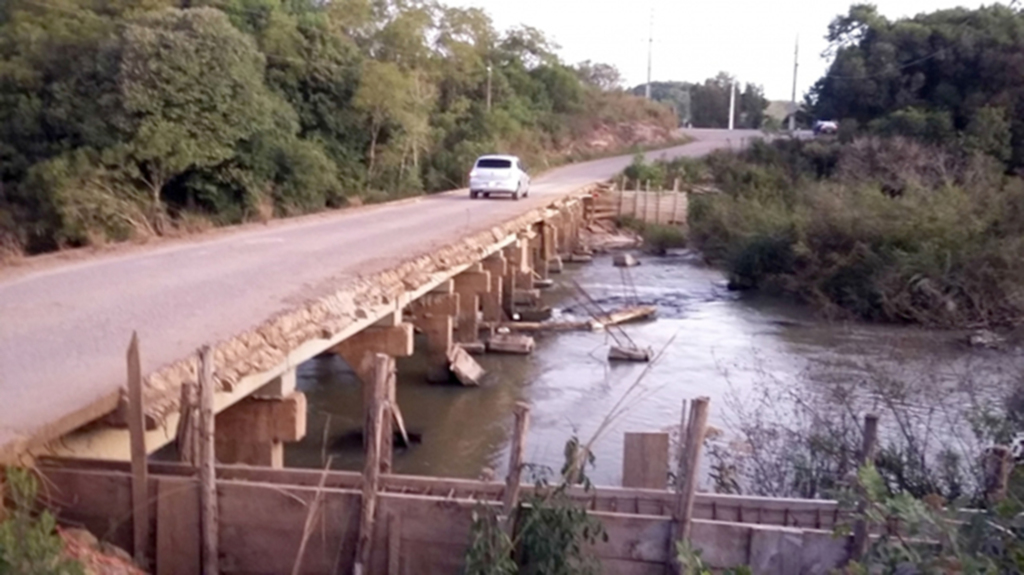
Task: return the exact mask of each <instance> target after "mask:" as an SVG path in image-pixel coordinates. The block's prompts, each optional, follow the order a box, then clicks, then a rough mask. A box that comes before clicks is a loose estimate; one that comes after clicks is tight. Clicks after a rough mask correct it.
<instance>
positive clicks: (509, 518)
mask: <svg viewBox="0 0 1024 575" xmlns="http://www.w3.org/2000/svg"><path fill="white" fill-rule="evenodd" d="M514 413H515V416H516V423H515V429H514V431H513V432H512V447H511V451H510V453H509V456H508V475H507V476H506V478H505V497H504V501H503V503H504V507H503V510H504V514H505V525H504V528H505V532H506V533H508V534H509V535H511V534H512V530H513V528H514V527H515V510H516V507H517V506H518V505H519V484H520V483H521V482H522V476H523V459H524V458H525V457H526V430H527V428H528V427H529V426H530V405H529V404H528V403H525V402H522V401H520V402H518V403H516V406H515V410H514Z"/></svg>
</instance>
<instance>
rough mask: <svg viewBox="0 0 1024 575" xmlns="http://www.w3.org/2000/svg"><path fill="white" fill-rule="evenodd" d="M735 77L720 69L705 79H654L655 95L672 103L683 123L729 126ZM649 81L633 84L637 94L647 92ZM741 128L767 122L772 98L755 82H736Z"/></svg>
mask: <svg viewBox="0 0 1024 575" xmlns="http://www.w3.org/2000/svg"><path fill="white" fill-rule="evenodd" d="M735 82H736V80H735V78H733V77H732V76H730V75H728V74H726V73H725V72H721V73H719V74H718V75H717V76H715V77H714V78H708V79H707V80H705V81H704V82H703V83H694V84H691V83H688V82H652V83H651V98H652V99H654V100H656V101H658V102H664V103H666V104H669V105H671V106H672V107H673V108H674V109H675V110H676V114H677V115H678V116H679V120H680V122H682V123H683V125H687V124H691V125H693V126H694V127H697V128H727V127H728V126H729V99H730V97H731V95H730V91H731V90H732V85H733V84H734V83H735ZM645 89H646V85H641V86H637V87H636V88H633V93H634V94H636V95H638V96H639V95H642V94H644V92H645ZM735 105H736V120H735V121H736V124H735V126H736V127H737V128H746V129H753V130H756V129H759V128H761V127H762V126H763V125H764V122H765V110H766V109H767V108H768V100H767V99H766V98H765V97H764V90H763V89H762V88H761V87H760V86H757V85H754V84H745V85H742V86H741V85H737V86H736V101H735Z"/></svg>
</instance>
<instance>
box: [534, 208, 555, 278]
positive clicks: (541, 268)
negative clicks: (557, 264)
mask: <svg viewBox="0 0 1024 575" xmlns="http://www.w3.org/2000/svg"><path fill="white" fill-rule="evenodd" d="M537 228H538V230H537V238H536V241H535V242H534V250H533V257H534V264H533V269H534V270H535V271H536V272H537V274H539V275H540V279H542V280H546V279H550V270H549V269H548V262H550V261H551V227H550V226H549V225H548V223H547V222H543V221H542V222H540V223H539V224H537ZM531 287H532V286H531Z"/></svg>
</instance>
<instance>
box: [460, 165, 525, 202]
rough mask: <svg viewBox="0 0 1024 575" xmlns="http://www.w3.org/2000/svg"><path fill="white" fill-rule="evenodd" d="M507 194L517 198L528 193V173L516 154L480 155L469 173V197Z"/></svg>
mask: <svg viewBox="0 0 1024 575" xmlns="http://www.w3.org/2000/svg"><path fill="white" fill-rule="evenodd" d="M491 194H509V195H511V196H512V199H514V200H518V199H519V198H525V197H526V196H528V195H530V175H529V174H527V173H526V167H524V166H523V162H522V161H521V160H520V159H519V158H517V157H516V156H503V155H491V156H480V157H479V158H477V160H476V163H475V164H473V171H471V172H470V173H469V197H470V198H473V199H476V198H478V197H480V196H481V195H483V197H485V198H489V197H490V196H491Z"/></svg>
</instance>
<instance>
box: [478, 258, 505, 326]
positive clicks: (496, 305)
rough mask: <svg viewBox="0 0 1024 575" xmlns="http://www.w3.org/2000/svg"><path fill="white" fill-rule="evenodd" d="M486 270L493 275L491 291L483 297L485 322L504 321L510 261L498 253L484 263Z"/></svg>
mask: <svg viewBox="0 0 1024 575" xmlns="http://www.w3.org/2000/svg"><path fill="white" fill-rule="evenodd" d="M483 266H484V270H486V271H487V273H489V274H490V275H491V289H490V290H489V291H488V292H487V293H486V294H484V295H483V296H482V298H483V300H482V302H481V303H482V305H481V307H482V308H483V314H484V321H502V320H503V319H504V318H505V314H504V313H503V312H502V308H501V306H502V303H503V302H504V301H505V298H504V295H505V289H504V288H505V276H506V275H507V274H508V261H507V260H506V259H505V255H504V254H502V253H500V252H499V253H496V254H494V255H492V256H491V257H489V258H487V259H485V260H484V261H483Z"/></svg>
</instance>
